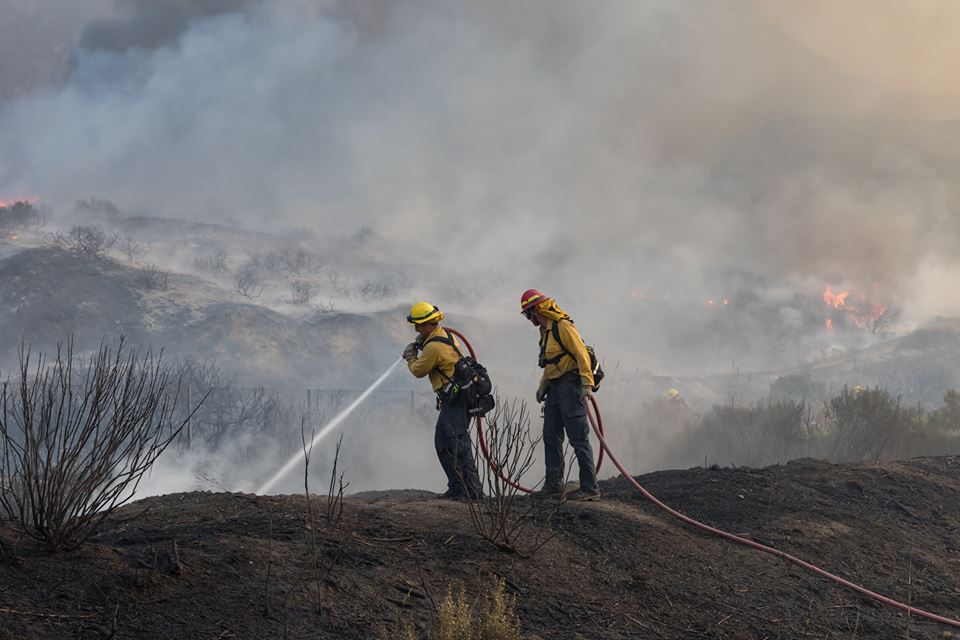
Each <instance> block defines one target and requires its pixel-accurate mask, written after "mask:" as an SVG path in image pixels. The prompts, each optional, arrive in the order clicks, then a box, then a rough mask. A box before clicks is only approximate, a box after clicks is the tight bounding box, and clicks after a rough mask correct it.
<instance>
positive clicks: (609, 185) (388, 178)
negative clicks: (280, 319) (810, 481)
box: [0, 0, 960, 388]
mask: <svg viewBox="0 0 960 640" xmlns="http://www.w3.org/2000/svg"><path fill="white" fill-rule="evenodd" d="M7 1H8V2H9V1H10V0H7ZM46 4H47V5H48V8H47V9H46V10H45V11H48V12H50V14H51V15H52V14H54V13H55V11H54V6H56V7H57V8H66V7H68V6H72V7H75V6H80V5H79V3H75V2H48V3H46ZM17 6H19V7H20V10H19V12H18V13H12V14H10V15H13V16H15V18H14V19H16V20H21V21H24V22H25V21H27V20H28V17H29V15H32V14H28V13H25V11H26V9H24V7H27V4H26V3H22V2H21V3H17ZM85 6H86V8H87V9H88V10H89V14H88V15H89V20H88V21H87V22H86V23H85V24H83V26H79V25H80V24H81V23H80V22H78V21H77V20H74V21H73V22H72V23H71V24H74V25H77V26H76V28H75V30H74V31H73V32H72V35H69V36H67V35H64V34H63V33H62V29H61V31H58V33H59V34H60V36H59V37H60V38H61V40H62V45H61V46H63V47H65V49H64V50H65V51H68V52H69V71H68V72H67V71H64V72H63V73H60V74H58V73H52V72H51V73H50V74H49V80H50V82H49V83H48V85H47V86H46V87H43V88H36V86H35V84H34V85H30V86H31V88H32V89H34V90H32V91H26V90H18V91H15V92H14V93H17V94H19V97H18V98H16V99H11V100H8V101H7V102H6V103H3V104H2V105H0V149H2V153H0V196H2V195H3V194H4V193H17V194H36V195H38V196H40V197H41V198H42V200H43V201H44V202H46V203H48V204H51V205H52V206H54V207H55V208H57V209H60V210H68V209H69V207H70V205H71V204H72V203H73V202H74V201H75V200H76V199H78V198H81V197H86V196H89V195H90V194H97V195H102V196H105V197H109V198H111V199H112V200H115V201H116V202H118V203H120V204H121V205H122V206H123V207H124V208H127V209H146V210H149V211H152V212H155V213H156V214H158V215H162V216H169V217H177V218H186V219H195V220H199V221H204V222H219V223H233V224H237V225H240V226H243V227H246V228H249V229H258V230H269V231H278V230H282V231H288V232H289V231H290V230H293V229H307V230H312V231H315V232H317V233H318V234H320V235H323V234H325V233H329V232H331V231H336V233H338V234H342V235H344V236H345V235H348V234H350V233H352V232H354V231H356V230H358V229H360V228H363V227H369V228H371V229H374V230H375V231H376V234H377V237H378V238H380V239H381V243H380V245H378V246H379V251H378V256H377V257H378V259H380V260H382V261H383V263H384V264H389V265H398V264H399V265H403V266H406V267H410V268H411V272H415V273H418V274H426V275H424V277H423V279H422V280H419V281H418V282H416V283H415V285H414V287H413V291H411V295H414V294H415V295H422V296H423V297H424V298H426V299H430V300H433V301H435V302H436V303H437V304H439V305H440V306H441V307H443V308H444V309H445V310H453V311H459V312H460V315H459V317H460V318H464V319H467V320H469V321H471V322H473V323H474V330H475V331H476V332H477V333H478V334H479V335H481V336H484V338H485V339H484V341H483V342H484V344H487V345H491V347H490V348H489V349H488V351H487V353H488V354H489V355H488V356H486V357H485V360H486V363H487V364H488V365H489V366H490V368H491V369H492V370H495V371H510V372H515V371H519V370H522V371H528V370H529V369H530V368H532V367H531V365H532V362H533V361H534V360H535V357H536V353H535V352H536V344H535V336H534V334H533V333H532V332H531V330H530V329H529V327H528V326H527V325H526V324H525V323H523V322H522V321H521V320H520V319H518V318H517V316H516V306H517V296H518V294H519V292H520V291H523V290H525V289H527V288H529V287H531V286H533V287H537V288H540V289H542V290H544V291H547V292H549V293H551V294H554V295H556V296H557V297H558V298H559V299H560V302H561V304H562V305H563V306H564V307H565V308H568V309H569V310H570V311H571V313H572V314H573V315H574V317H575V319H576V320H577V322H578V325H579V326H580V327H581V328H582V330H583V332H584V333H585V335H586V336H587V338H588V339H589V340H590V341H591V342H593V343H594V344H595V345H596V346H597V347H598V349H599V351H600V353H601V355H605V356H606V359H607V361H608V363H610V364H616V363H617V362H618V361H619V363H620V364H622V365H623V368H624V369H625V370H629V371H632V370H634V368H642V369H649V370H656V371H660V372H668V373H672V374H677V373H680V372H698V373H701V372H705V371H718V370H729V368H730V364H731V362H735V363H736V364H735V365H734V366H735V367H740V366H742V367H744V369H746V368H748V367H765V366H771V367H772V366H784V365H787V364H796V363H797V362H801V361H804V360H809V359H811V358H812V357H813V356H815V355H816V348H814V347H812V346H811V344H810V341H809V340H807V339H806V338H807V337H809V335H810V334H812V333H814V332H821V333H822V318H820V317H818V316H816V315H815V314H814V313H812V312H811V310H810V307H811V305H814V304H817V303H819V295H820V292H821V291H822V290H823V287H824V286H825V285H828V284H829V285H831V286H835V287H850V288H851V289H856V290H859V291H869V292H873V293H874V294H875V295H877V296H878V297H880V298H881V301H882V302H884V303H886V304H888V305H889V304H894V305H901V306H903V307H905V313H904V315H903V316H902V318H903V320H904V322H905V323H909V324H911V325H913V326H916V325H917V324H921V323H923V322H925V321H927V320H929V319H930V318H931V317H932V316H934V315H956V314H960V305H958V303H957V301H956V300H957V298H956V296H953V295H948V294H952V290H951V287H950V285H951V283H952V282H954V281H955V278H954V277H953V274H955V273H957V270H958V268H960V264H958V260H957V257H958V256H957V251H956V248H955V242H953V239H954V238H955V237H956V233H957V231H958V228H957V227H958V219H957V216H956V215H955V213H954V211H955V209H956V204H957V200H958V187H957V185H958V184H960V181H958V180H957V178H958V177H960V155H958V152H957V149H958V148H960V146H958V144H957V137H958V129H957V126H956V123H955V122H953V121H950V120H947V119H946V118H951V117H956V115H957V112H958V109H960V99H958V96H956V95H954V94H953V93H951V92H955V91H956V90H955V88H954V87H953V85H952V84H950V83H949V82H944V78H950V77H952V76H951V75H950V74H952V73H953V69H955V67H956V65H955V64H951V61H954V60H955V59H956V58H955V56H957V55H960V50H958V48H957V46H956V44H955V38H953V37H952V35H953V33H954V32H955V30H953V29H949V28H943V29H936V30H930V29H927V26H929V24H931V21H933V22H935V23H936V24H940V25H949V24H954V23H955V21H956V20H958V19H960V9H957V8H956V7H954V6H953V4H947V3H945V2H929V3H924V4H923V5H922V6H921V5H919V4H917V3H912V4H911V5H909V10H908V9H905V8H904V6H905V5H903V4H901V3H893V2H884V3H874V2H870V3H869V4H867V3H866V0H863V1H858V2H850V3H844V5H843V6H842V7H840V6H838V5H837V4H836V3H826V2H816V3H809V4H805V5H804V9H803V10H800V9H796V8H795V7H793V5H792V4H790V3H781V2H775V1H773V0H765V1H763V2H756V3H751V2H736V1H730V2H711V3H702V2H695V1H693V0H689V1H686V0H681V1H677V0H607V1H606V2H603V3H586V2H580V1H577V0H527V1H525V2H523V3H516V2H511V1H508V0H491V1H489V2H483V3H476V2H446V1H441V0H400V1H395V2H394V1H388V0H362V1H361V0H353V1H351V2H346V1H345V0H344V1H340V2H338V1H334V0H330V1H328V2H323V3H315V2H305V1H303V2H301V1H298V0H278V1H270V2H267V1H266V0H244V1H243V2H239V3H237V2H226V1H225V0H206V1H204V2H186V1H182V0H166V1H163V2H160V1H156V0H152V1H151V0H125V1H123V2H117V3H115V4H114V5H113V7H112V9H110V10H107V9H105V8H104V7H103V6H101V5H100V4H98V3H95V2H94V1H93V0H89V5H85ZM808 8H809V9H810V10H809V12H808V11H807V9H808ZM864 20H865V21H866V22H864ZM4 22H5V24H8V25H9V24H10V21H7V20H5V21H4ZM865 24H866V25H867V26H868V27H869V28H868V29H867V34H868V35H869V37H868V38H866V39H862V38H860V37H859V36H860V35H861V34H862V33H863V31H862V29H861V27H863V26H864V25H865ZM4 33H6V34H7V35H8V37H7V40H8V41H7V42H6V43H5V44H4V46H5V47H7V49H4V52H5V51H7V50H8V49H10V48H11V47H12V49H10V50H18V49H17V48H18V47H19V48H22V49H21V50H22V51H28V50H29V49H28V43H27V41H26V40H25V39H22V38H19V37H18V36H17V35H16V32H15V31H9V32H8V31H4ZM52 37H53V36H51V38H52ZM74 43H76V45H74ZM918 44H922V45H923V46H916V45H918ZM907 50H909V51H910V52H911V53H910V55H911V56H912V57H911V58H910V63H909V64H901V63H899V62H898V61H899V60H901V54H902V53H903V52H904V51H907ZM62 58H63V56H61V58H58V60H60V59H62ZM3 59H5V56H0V60H3ZM931 61H932V62H933V64H927V63H928V62H931ZM61 68H62V67H61ZM919 68H923V69H924V73H923V74H919V76H918V75H917V74H915V73H913V72H914V71H915V70H916V69H919ZM9 77H10V76H9V75H3V74H0V82H2V83H6V82H8V78H9ZM937 88H943V91H939V92H938V91H937V90H936V89H937ZM0 89H3V87H2V86H0ZM6 95H12V94H6ZM430 274H432V276H431V275H430ZM431 278H432V279H431ZM451 279H457V280H460V281H463V282H464V283H465V284H464V285H463V288H464V289H470V290H473V289H474V288H475V289H476V290H477V291H479V292H480V295H479V296H478V298H479V302H475V303H472V304H469V305H468V304H466V303H462V304H460V305H459V308H458V306H457V304H456V303H453V302H449V303H448V301H447V300H445V299H443V296H442V295H441V292H445V291H447V289H444V288H442V287H443V286H445V285H446V284H447V283H448V282H449V281H450V280H451ZM709 300H715V301H721V300H727V301H728V303H727V304H723V303H720V302H717V303H716V304H714V305H709V304H708V305H705V301H709ZM908 306H909V308H906V307H908ZM706 307H710V308H706ZM713 307H716V308H713ZM721 313H723V314H725V315H722V316H721V315H720V314H721ZM452 317H457V315H456V314H453V315H452ZM505 322H509V323H511V324H509V325H507V324H504V323H505ZM478 341H479V340H478ZM535 373H536V372H535V371H533V372H531V373H530V374H529V376H527V377H530V378H532V377H533V376H534V375H535ZM513 375H515V379H516V380H518V381H520V383H522V384H527V385H532V384H533V383H532V382H531V381H530V380H527V379H526V377H523V376H524V375H526V374H513ZM531 388H532V386H531Z"/></svg>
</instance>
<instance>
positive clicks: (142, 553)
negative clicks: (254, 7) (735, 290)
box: [0, 457, 960, 639]
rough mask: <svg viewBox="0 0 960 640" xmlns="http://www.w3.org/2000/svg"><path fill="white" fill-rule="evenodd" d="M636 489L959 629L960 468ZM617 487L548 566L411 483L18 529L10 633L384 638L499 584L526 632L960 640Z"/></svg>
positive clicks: (949, 463) (565, 516)
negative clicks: (512, 599) (482, 534)
mask: <svg viewBox="0 0 960 640" xmlns="http://www.w3.org/2000/svg"><path fill="white" fill-rule="evenodd" d="M640 482H641V483H642V484H644V485H645V486H647V487H648V488H649V489H650V490H652V491H653V492H654V493H655V494H656V495H658V496H660V497H661V498H662V499H664V500H665V501H666V502H668V503H669V504H671V505H673V506H674V507H676V508H678V509H680V510H681V511H683V512H685V513H687V514H689V515H691V516H693V517H696V518H699V519H701V520H703V521H705V522H706V523H708V524H712V525H715V526H718V527H721V528H724V529H726V530H728V531H731V532H734V533H738V534H740V535H744V536H747V537H750V538H753V539H755V540H759V541H762V542H765V543H768V544H772V545H774V546H777V547H779V548H781V549H783V550H785V551H788V552H790V553H794V554H796V555H799V556H800V557H802V558H804V559H807V560H810V561H812V562H814V563H815V564H818V565H820V566H821V567H823V568H825V569H827V570H830V571H834V572H837V573H839V574H841V575H842V576H844V577H846V578H848V579H851V580H853V581H856V582H859V583H861V584H863V585H864V586H866V587H868V588H870V589H873V590H876V591H879V592H881V593H883V594H886V595H888V596H891V597H893V598H896V599H900V600H903V601H908V602H911V603H912V604H913V605H914V606H917V607H921V608H925V609H928V610H932V611H934V612H936V613H939V614H942V615H946V616H950V617H954V618H957V617H960V517H958V505H960V458H957V457H951V458H920V459H915V460H910V461H905V462H884V463H880V464H864V465H831V464H828V463H824V462H819V461H813V460H801V461H797V462H793V463H790V464H787V465H784V466H776V467H769V468H766V469H729V468H725V469H716V468H715V469H691V470H688V471H668V472H658V473H653V474H650V475H647V476H641V477H640ZM601 488H602V490H603V491H604V498H603V500H602V501H601V502H598V503H585V504H584V503H579V504H569V503H567V504H564V505H562V506H561V508H560V509H559V511H557V512H556V513H555V515H554V516H553V519H552V523H551V524H550V525H549V526H550V528H551V532H552V533H553V534H555V535H554V537H552V538H551V539H550V540H549V541H548V542H547V543H546V544H545V546H543V547H542V548H541V549H540V550H539V551H537V552H536V553H534V554H533V555H532V556H531V557H521V556H519V555H517V554H511V553H506V552H504V551H500V550H498V549H496V548H494V547H493V546H491V545H490V544H488V543H487V542H485V541H484V540H482V539H480V538H479V537H478V536H477V534H476V533H475V532H474V529H473V526H472V524H471V518H470V511H469V509H468V506H467V505H466V504H463V503H458V502H450V501H443V500H438V499H436V497H435V496H434V495H433V494H430V493H428V492H421V491H414V490H407V491H390V492H375V493H366V494H363V495H359V496H352V497H348V498H347V499H346V501H345V505H344V515H343V519H342V520H341V522H340V524H339V525H336V526H332V527H331V526H327V525H326V524H325V518H324V511H325V506H326V499H325V497H314V498H313V499H312V500H311V508H312V510H313V513H314V517H315V520H314V522H315V523H316V525H315V526H314V527H310V526H308V522H309V521H310V519H309V517H308V510H307V504H306V501H305V499H304V497H303V496H270V497H257V496H252V495H243V494H223V493H221V494H214V493H187V494H176V495H167V496H162V497H157V498H149V499H146V500H142V501H139V502H137V503H135V504H131V505H128V506H126V507H124V508H123V509H122V510H120V511H119V512H118V513H117V514H116V515H115V516H114V517H112V518H111V519H110V520H109V521H107V523H106V525H105V526H104V528H103V530H102V533H101V534H100V535H99V536H98V537H97V539H96V540H94V541H92V542H90V543H88V544H86V545H84V546H83V547H81V548H80V549H78V550H76V551H72V552H66V553H60V554H57V555H53V556H46V555H44V554H43V553H41V552H39V551H37V550H35V549H33V548H32V547H31V546H30V545H29V544H28V543H27V542H26V541H23V540H20V539H18V537H17V536H16V534H15V532H14V531H13V530H12V529H11V528H10V527H9V526H5V528H4V529H3V530H2V538H0V539H2V540H3V546H2V554H0V638H3V639H6V638H18V639H19V638H50V639H54V638H56V639H59V638H158V639H159V638H164V639H167V638H211V639H213V638H221V639H225V638H251V639H252V638H376V637H378V636H377V630H378V627H379V626H380V625H381V624H386V625H389V624H391V623H392V622H394V621H395V620H397V618H398V616H402V617H406V618H407V619H409V620H412V621H414V622H415V623H416V624H417V625H418V626H419V627H420V628H421V629H425V628H426V625H427V621H428V619H429V616H430V614H431V611H432V607H433V604H434V603H435V602H438V601H439V600H440V599H441V598H442V597H443V595H444V594H445V593H446V591H447V589H448V588H449V587H450V586H451V585H453V584H456V583H462V584H463V585H464V586H465V588H466V592H467V594H468V597H470V598H475V597H476V596H477V593H478V589H480V588H482V585H483V584H485V583H487V582H488V581H489V577H490V576H500V577H502V578H504V580H505V581H506V585H507V589H508V591H510V592H511V593H513V594H515V595H516V598H517V608H518V612H519V616H520V620H521V623H522V628H523V632H524V637H525V638H534V637H539V638H545V639H546V638H550V639H553V638H561V639H563V638H571V639H572V638H584V639H613V638H677V639H681V638H682V639H688V638H718V639H719V638H771V639H772V638H843V639H850V638H915V639H916V638H952V637H960V633H958V632H957V630H956V629H953V630H951V629H949V628H948V627H945V626H940V625H937V624H933V623H930V622H925V621H922V620H920V619H918V618H917V617H908V616H907V615H906V614H904V613H901V612H899V611H897V610H894V609H891V608H888V607H884V606H880V605H877V604H875V603H873V602H871V601H868V600H866V599H864V598H863V597H860V596H858V595H857V594H855V593H852V592H850V591H847V590H845V589H843V588H840V587H838V586H835V585H834V584H832V583H830V582H828V581H826V580H824V579H821V578H819V577H817V576H815V575H813V574H812V573H810V572H807V571H804V570H802V569H800V568H798V567H795V566H792V565H790V564H787V563H785V562H784V561H782V560H779V559H777V558H774V557H772V556H769V555H765V554H761V553H758V552H756V551H752V550H749V549H746V548H743V547H740V546H736V545H733V544H731V543H729V542H725V541H723V540H720V539H717V538H713V537H709V536H708V535H706V534H703V533H700V532H698V531H695V530H692V529H690V528H688V527H686V526H683V525H680V524H679V523H677V522H676V521H674V520H672V519H671V518H670V517H669V516H667V515H666V514H664V513H662V512H660V511H658V510H657V509H656V508H655V507H653V506H652V505H650V504H649V503H647V502H645V501H644V500H643V498H642V497H640V496H639V495H638V494H637V493H635V492H634V491H633V490H632V489H630V488H629V486H628V485H627V483H626V482H625V481H624V480H622V479H616V480H610V481H607V482H604V483H602V485H601ZM525 500H526V499H525ZM314 535H315V538H314ZM312 538H313V540H312ZM314 545H315V547H314ZM314 548H315V549H316V551H315V552H314V550H313V549H314ZM314 559H316V562H315V561H314ZM318 585H319V591H318Z"/></svg>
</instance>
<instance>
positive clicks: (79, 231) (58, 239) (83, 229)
mask: <svg viewBox="0 0 960 640" xmlns="http://www.w3.org/2000/svg"><path fill="white" fill-rule="evenodd" d="M48 241H49V243H50V244H51V245H52V246H54V247H56V248H58V249H64V250H66V251H70V252H72V253H75V254H77V255H80V256H83V257H85V258H102V257H104V255H105V254H106V253H107V251H109V250H110V249H112V248H113V247H114V245H116V244H117V243H118V242H119V241H120V236H119V235H118V234H116V233H108V232H106V231H104V230H103V229H101V228H100V227H98V226H96V225H74V226H73V227H71V228H70V231H68V232H67V233H63V232H62V231H56V232H54V233H52V234H50V235H49V236H48Z"/></svg>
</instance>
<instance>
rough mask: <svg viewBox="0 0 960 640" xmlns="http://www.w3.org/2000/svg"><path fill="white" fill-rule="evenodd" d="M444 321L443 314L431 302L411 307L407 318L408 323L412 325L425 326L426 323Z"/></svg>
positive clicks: (419, 303)
mask: <svg viewBox="0 0 960 640" xmlns="http://www.w3.org/2000/svg"><path fill="white" fill-rule="evenodd" d="M440 320H443V312H442V311H440V309H438V308H437V307H435V306H434V305H432V304H430V303H429V302H418V303H417V304H415V305H413V306H412V307H410V315H408V316H407V322H409V323H410V324H423V323H424V322H434V321H436V322H439V321H440Z"/></svg>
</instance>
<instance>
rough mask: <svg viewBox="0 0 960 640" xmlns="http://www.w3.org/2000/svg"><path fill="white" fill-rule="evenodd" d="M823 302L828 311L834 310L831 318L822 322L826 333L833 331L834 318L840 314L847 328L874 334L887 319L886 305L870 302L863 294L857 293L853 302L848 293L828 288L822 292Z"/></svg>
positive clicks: (887, 310)
mask: <svg viewBox="0 0 960 640" xmlns="http://www.w3.org/2000/svg"><path fill="white" fill-rule="evenodd" d="M823 302H824V304H826V305H827V306H828V307H830V309H836V310H837V311H836V312H833V314H832V315H833V317H828V318H827V319H826V320H825V321H824V327H825V328H826V330H827V331H833V330H834V325H835V322H834V320H835V318H837V313H840V314H841V315H840V317H842V318H843V319H844V320H845V322H846V324H847V326H853V327H856V328H858V329H862V330H864V331H869V332H870V333H876V331H877V329H879V328H880V327H881V326H883V324H884V323H885V320H887V319H888V317H889V316H888V312H889V309H888V308H887V306H886V305H883V304H880V303H879V302H876V301H874V300H871V299H870V298H868V297H867V296H866V294H864V293H858V294H857V295H855V296H854V298H853V300H851V299H850V292H849V291H838V292H836V293H834V292H833V289H832V288H831V287H830V286H827V287H826V288H824V290H823Z"/></svg>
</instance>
